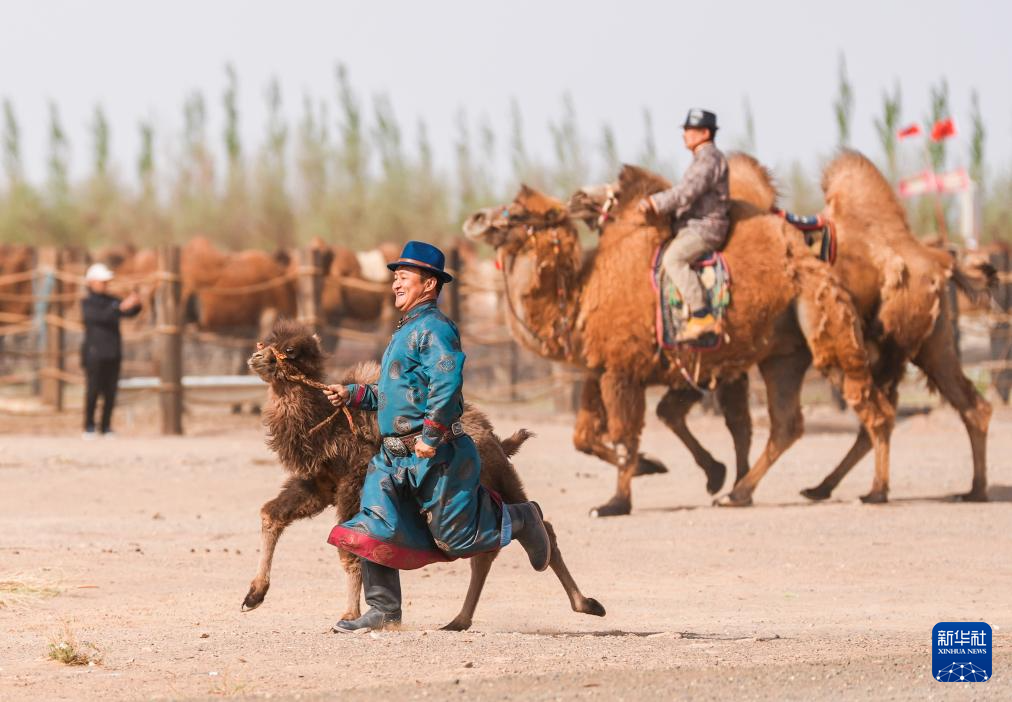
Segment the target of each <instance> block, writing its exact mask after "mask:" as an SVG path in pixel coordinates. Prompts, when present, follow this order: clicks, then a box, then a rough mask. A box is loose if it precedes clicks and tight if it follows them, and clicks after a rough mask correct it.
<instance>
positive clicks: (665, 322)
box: [650, 239, 731, 350]
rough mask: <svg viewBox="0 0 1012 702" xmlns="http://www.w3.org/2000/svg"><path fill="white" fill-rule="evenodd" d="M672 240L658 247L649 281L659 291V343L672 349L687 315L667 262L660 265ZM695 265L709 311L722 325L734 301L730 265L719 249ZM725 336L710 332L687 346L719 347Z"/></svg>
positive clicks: (656, 291)
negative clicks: (668, 273)
mask: <svg viewBox="0 0 1012 702" xmlns="http://www.w3.org/2000/svg"><path fill="white" fill-rule="evenodd" d="M672 241H674V240H673V239H670V240H668V242H667V243H665V244H662V245H661V246H659V247H657V251H656V252H654V260H653V265H652V266H651V268H650V282H651V283H652V284H653V288H654V292H655V293H656V294H657V319H656V328H657V343H658V345H659V346H660V347H661V348H664V349H673V348H675V347H676V346H677V345H678V341H677V339H678V334H679V332H680V331H681V329H682V325H683V324H685V322H686V321H687V318H688V311H687V310H686V309H685V305H684V304H683V302H682V295H681V293H680V292H679V291H678V287H677V286H675V284H674V282H673V281H671V280H670V279H669V278H668V276H667V274H666V273H665V272H664V266H662V265H661V261H662V260H663V259H664V251H665V249H667V247H668V246H669V245H670V244H671V242H672ZM692 267H693V268H694V269H695V270H696V271H697V272H698V274H699V282H701V283H702V284H703V291H704V293H705V295H706V301H707V304H708V305H709V307H710V312H711V313H712V314H713V316H714V317H715V318H716V319H717V320H718V325H717V326H718V329H719V328H720V324H719V322H720V320H721V319H722V318H723V317H724V314H725V312H726V311H727V308H728V306H729V305H730V304H731V269H730V268H728V265H727V261H726V260H725V259H724V255H723V254H722V253H720V252H719V251H711V252H709V253H707V254H704V255H703V256H702V257H701V258H699V259H698V260H697V261H696V262H695V263H693V264H692ZM722 340H723V334H720V333H717V334H707V335H706V336H704V337H702V338H701V339H699V340H698V341H695V342H692V343H690V344H688V346H689V347H690V348H694V349H699V350H713V349H716V348H719V347H720V344H721V341H722Z"/></svg>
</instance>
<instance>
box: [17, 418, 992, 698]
mask: <svg viewBox="0 0 1012 702" xmlns="http://www.w3.org/2000/svg"><path fill="white" fill-rule="evenodd" d="M757 414H758V412H757ZM208 417H210V415H208ZM808 418H809V432H808V434H807V435H806V436H805V437H804V438H803V439H802V440H801V441H800V442H799V443H798V444H797V445H796V446H795V447H794V448H793V449H792V450H791V451H789V452H788V453H787V455H786V456H785V457H784V458H783V459H782V460H781V461H780V463H779V464H778V465H777V466H775V467H774V469H773V470H772V471H771V473H770V475H769V476H768V478H767V479H766V481H765V482H764V483H763V484H762V486H761V487H760V489H759V491H758V492H757V494H756V500H757V505H756V506H755V507H753V508H751V509H746V510H726V509H718V508H714V507H710V506H709V505H710V498H709V497H708V496H707V495H706V494H705V492H704V489H703V477H702V473H701V472H700V471H698V469H696V468H695V467H694V466H693V465H692V464H691V463H690V461H689V457H688V454H687V452H686V451H685V450H684V449H682V448H681V446H680V445H679V444H677V442H676V441H675V440H674V439H673V438H672V437H671V436H670V435H669V434H668V433H667V431H666V430H665V429H663V427H661V426H660V425H659V424H658V423H657V422H656V421H655V420H653V419H651V421H650V423H649V425H648V428H647V431H646V434H645V447H646V449H647V450H648V451H650V452H652V453H654V454H657V455H659V456H660V457H661V458H663V459H664V460H665V461H666V462H667V463H668V464H669V466H670V467H671V469H672V472H671V473H670V474H668V475H664V476H655V477H648V478H641V479H638V482H637V483H636V485H635V506H634V514H633V515H632V516H629V517H622V518H616V519H611V520H592V519H590V518H589V517H587V516H586V515H587V509H588V508H589V507H591V506H592V505H595V504H598V503H599V502H603V501H604V500H605V499H606V498H607V497H609V496H610V495H611V492H612V488H613V484H614V474H613V471H612V469H611V468H610V467H608V466H605V465H603V464H601V463H599V462H598V461H596V460H595V459H592V458H589V457H585V456H582V455H579V454H577V453H576V452H575V451H573V450H572V449H571V448H570V441H569V436H570V425H569V424H568V422H566V421H564V420H560V419H551V418H541V419H537V420H530V419H527V420H526V421H523V420H521V419H519V418H517V416H515V415H514V416H505V415H501V414H500V415H498V416H496V421H497V425H498V426H499V427H500V429H501V430H503V431H506V432H508V431H512V430H513V429H515V428H517V427H518V426H522V425H527V426H529V427H530V428H532V429H534V430H536V431H537V432H538V437H537V438H536V439H534V440H532V441H530V442H529V443H528V445H526V446H525V447H524V449H523V450H522V451H521V453H520V455H519V457H518V459H517V465H518V468H519V470H520V472H521V474H522V475H523V477H524V479H525V481H526V483H527V485H528V488H529V490H530V493H531V494H532V496H534V497H535V498H536V499H538V500H539V501H540V502H541V504H542V505H543V507H544V508H545V511H546V514H547V516H549V517H550V518H551V519H552V521H553V522H554V523H555V525H556V528H557V530H558V532H559V539H560V543H561V546H562V550H563V552H564V553H565V556H566V559H567V561H568V563H569V566H570V568H571V570H572V571H573V573H574V575H575V577H576V579H577V581H578V582H579V584H580V586H581V588H582V589H583V592H584V593H585V594H587V595H589V596H593V597H597V598H598V599H600V600H601V602H602V603H603V604H604V605H605V606H606V607H607V608H608V615H607V616H606V617H605V618H603V619H599V618H592V617H587V616H585V615H579V614H576V613H573V612H571V611H570V609H569V606H568V602H567V600H566V599H565V597H564V595H563V592H562V589H561V588H560V587H559V585H558V583H557V581H556V580H555V579H554V577H553V576H552V574H551V573H550V572H547V573H544V574H536V573H533V572H532V571H530V569H529V567H528V566H527V564H526V559H525V557H524V554H523V553H522V551H521V550H520V548H519V547H517V546H511V547H510V548H508V549H507V550H506V551H505V552H504V553H503V555H502V557H501V558H500V559H499V561H498V562H497V563H496V566H495V567H494V568H493V571H492V575H491V577H490V581H489V585H488V587H487V588H486V591H485V596H484V599H483V601H482V603H481V605H480V606H479V608H478V612H477V615H476V619H475V623H474V627H473V629H472V630H471V631H469V632H466V633H447V632H440V631H438V630H437V629H438V627H439V626H441V625H442V624H445V623H446V622H448V621H449V620H450V619H451V618H452V617H453V615H454V614H455V613H456V611H457V608H458V607H459V604H460V602H461V601H462V598H463V594H464V591H465V589H466V585H467V565H466V563H459V562H458V563H453V564H445V565H436V566H431V567H429V568H426V569H424V570H421V571H413V572H411V573H407V574H405V577H404V591H405V600H406V613H405V628H404V630H402V631H400V632H390V633H382V634H372V635H360V636H338V635H334V634H331V633H329V629H330V625H331V624H332V623H333V621H334V619H335V618H336V616H337V615H338V614H339V613H340V612H341V608H342V603H343V593H344V579H343V576H342V574H341V572H340V570H339V566H338V560H337V555H336V552H335V551H334V549H333V548H332V547H330V546H328V545H327V544H326V543H325V541H324V540H325V538H326V535H327V533H328V531H329V528H330V526H331V524H332V517H331V516H330V515H322V516H320V517H318V518H317V519H314V520H311V521H305V522H302V523H299V524H297V525H295V526H294V527H293V528H292V529H291V530H290V531H289V532H288V533H286V534H285V535H284V537H283V538H282V541H281V544H280V546H279V549H278V554H277V558H276V560H275V568H274V574H273V578H272V586H271V590H270V592H269V594H268V596H267V600H266V602H265V603H264V605H263V606H262V607H261V608H259V609H258V610H256V611H254V612H251V613H245V614H243V613H240V608H239V605H240V602H241V600H242V598H243V596H244V595H245V593H246V589H247V586H248V583H249V580H250V578H251V577H252V575H253V573H254V570H255V565H256V560H257V547H258V537H259V518H258V509H259V507H260V505H261V504H262V503H263V502H264V501H265V500H267V499H269V498H270V497H272V496H273V495H274V494H275V492H276V490H277V487H278V485H279V484H280V481H281V479H282V475H281V471H280V470H279V468H278V467H277V465H276V464H275V462H274V461H273V459H272V457H271V455H270V454H269V453H268V452H267V450H266V448H265V447H264V446H263V441H262V435H261V433H260V429H259V427H258V424H257V422H256V420H255V419H250V418H236V417H229V416H226V415H221V416H220V417H218V418H214V417H211V418H207V417H205V418H204V419H202V420H200V421H199V422H191V430H192V432H193V433H192V435H191V436H188V437H186V438H180V439H175V438H161V437H158V436H156V435H154V433H153V430H152V429H151V423H150V422H149V423H148V425H145V423H144V422H142V421H136V422H132V423H131V425H130V426H129V427H127V430H126V431H125V433H124V435H122V436H120V437H118V438H116V439H112V440H105V441H94V442H84V441H82V440H80V439H79V438H77V436H76V435H74V434H73V433H72V427H73V425H74V423H76V419H74V418H60V419H58V420H56V421H52V420H45V421H43V420H39V419H38V418H35V419H31V420H18V421H13V420H10V421H9V420H8V419H6V418H4V419H3V420H2V421H4V425H3V426H4V429H3V431H4V433H3V434H2V435H0V449H2V450H0V581H4V583H5V584H2V585H0V602H3V605H4V606H3V607H0V631H2V636H0V699H2V700H4V701H6V700H58V699H66V700H83V699H88V700H93V699H102V700H119V699H191V698H192V699H204V698H210V697H217V696H251V697H260V698H266V697H271V698H276V699H321V700H322V699H333V698H340V699H348V700H360V699H361V700H365V699H391V698H422V697H430V698H431V697H449V698H458V699H492V698H496V699H499V698H513V699H521V698H522V699H546V700H548V699H575V698H593V699H643V698H647V699H655V698H660V699H687V700H688V699H691V700H710V699H714V700H716V699H720V700H727V699H744V700H751V699H764V700H765V699H771V700H773V699H775V700H822V699H826V700H829V699H834V700H835V699H904V700H909V699H918V700H920V699H944V700H949V699H953V700H955V699H959V700H965V699H1010V698H1012V685H1010V684H1009V680H1010V676H1012V637H1010V636H1009V632H1010V631H1012V563H1010V559H1009V555H1010V553H1012V504H1010V501H1012V459H1010V458H1009V456H1010V455H1012V432H1010V431H1009V429H1010V428H1012V412H1009V411H1008V410H1004V411H999V412H997V413H996V416H995V420H994V422H993V423H992V430H991V437H990V443H989V452H990V456H991V463H990V468H991V472H990V478H991V486H992V487H991V495H992V498H993V501H992V502H990V503H989V504H978V505H966V504H956V503H951V502H948V501H946V500H944V499H941V498H944V497H945V496H946V495H948V494H950V493H954V492H957V491H960V490H964V489H966V488H968V486H969V481H970V461H969V449H968V445H967V441H966V436H965V433H964V431H963V429H962V425H961V424H960V423H959V420H958V418H957V417H956V415H955V414H954V413H953V412H952V411H951V410H940V411H936V412H934V413H932V414H931V415H927V416H918V417H914V418H911V419H908V420H906V421H904V422H902V423H901V424H900V425H899V426H898V428H897V431H896V434H895V442H894V450H893V479H892V497H893V502H892V503H891V504H889V505H887V506H882V507H871V506H864V505H861V504H860V503H858V502H857V499H856V498H857V497H858V495H860V494H862V493H863V492H865V491H866V490H867V488H868V486H869V485H870V482H871V471H872V468H871V463H870V461H865V462H864V463H862V464H861V465H860V466H859V467H858V468H857V469H856V470H855V471H854V473H853V474H852V475H851V476H850V477H849V478H848V479H847V480H846V481H845V482H844V483H843V485H842V486H841V487H840V489H839V491H838V494H837V495H836V499H834V500H833V501H831V502H829V503H825V504H818V505H811V504H808V503H806V502H805V501H804V499H803V498H801V497H800V496H798V490H799V489H800V488H803V487H807V486H810V485H813V484H815V483H816V482H817V481H818V479H819V478H821V476H822V475H823V473H825V472H826V471H828V470H829V469H830V468H831V464H832V461H833V460H834V459H836V458H837V457H839V456H841V455H842V454H843V453H844V452H845V450H846V449H847V448H848V447H849V445H850V442H851V438H852V430H853V423H852V421H851V420H850V418H849V415H839V414H836V413H834V412H832V411H829V410H819V411H812V412H810V413H809V415H808ZM693 426H694V428H695V429H696V430H697V431H698V434H699V435H700V437H701V439H702V440H703V442H704V443H705V444H707V445H709V446H711V447H714V448H715V449H716V453H717V454H718V456H720V457H721V458H723V459H724V460H727V461H728V462H730V458H731V448H730V441H729V439H728V437H727V434H726V432H725V430H724V427H723V424H722V422H721V421H720V420H718V419H714V418H708V417H697V418H695V419H694V421H693ZM54 431H59V432H62V434H61V435H53V432H54ZM47 432H48V433H47ZM756 433H757V436H756V439H757V441H756V445H755V447H754V449H753V456H755V455H757V453H758V451H759V448H760V446H761V443H760V442H761V441H762V440H764V439H765V429H764V428H763V427H762V423H761V422H760V423H759V427H758V428H757V432H756ZM12 582H14V583H21V585H18V586H14V585H11V583H12ZM954 620H955V621H959V620H968V621H979V620H983V621H986V622H988V623H990V624H991V626H992V627H993V628H994V631H995V648H996V650H995V656H994V669H995V672H994V677H993V679H992V680H991V681H990V682H988V683H978V684H972V685H970V684H943V683H938V682H935V681H934V680H933V679H932V677H931V670H930V665H931V663H930V661H931V657H930V644H931V628H932V626H933V625H934V624H935V623H936V622H939V621H954ZM65 629H69V630H70V631H71V632H72V633H73V634H74V635H75V636H76V637H77V639H78V640H79V641H89V642H92V643H94V644H95V645H96V646H97V647H98V648H100V649H101V651H102V652H103V657H104V660H103V662H102V663H101V664H100V665H97V666H93V667H87V666H85V667H72V666H65V665H63V664H60V663H57V662H55V661H52V660H49V659H48V657H47V651H48V646H49V643H50V642H51V641H53V640H59V639H60V637H61V635H62V633H63V632H64V630H65Z"/></svg>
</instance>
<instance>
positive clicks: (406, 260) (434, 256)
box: [387, 241, 453, 283]
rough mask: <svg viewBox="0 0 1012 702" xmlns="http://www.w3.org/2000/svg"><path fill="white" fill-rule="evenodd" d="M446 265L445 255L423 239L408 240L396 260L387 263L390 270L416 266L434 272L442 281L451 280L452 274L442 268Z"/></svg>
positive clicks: (447, 281)
mask: <svg viewBox="0 0 1012 702" xmlns="http://www.w3.org/2000/svg"><path fill="white" fill-rule="evenodd" d="M445 265H446V256H444V255H443V252H442V251H440V250H439V249H437V248H436V247H435V246H433V245H432V244H426V243H425V242H424V241H409V242H408V243H406V244H405V245H404V250H403V251H401V257H400V258H398V259H397V260H396V261H391V262H390V263H388V264H387V268H389V269H390V270H392V271H395V270H397V269H398V268H418V269H420V270H423V271H428V272H429V273H432V274H434V275H435V276H436V277H437V278H439V279H440V280H441V281H443V282H444V283H449V282H450V281H451V280H453V276H452V275H450V274H449V273H447V272H446V271H444V270H443V267H444V266H445Z"/></svg>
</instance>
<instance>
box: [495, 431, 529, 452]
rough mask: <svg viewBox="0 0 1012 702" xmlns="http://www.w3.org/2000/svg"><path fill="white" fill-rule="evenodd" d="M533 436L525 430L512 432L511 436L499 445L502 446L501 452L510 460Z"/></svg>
mask: <svg viewBox="0 0 1012 702" xmlns="http://www.w3.org/2000/svg"><path fill="white" fill-rule="evenodd" d="M532 436H534V432H532V431H528V430H527V429H520V430H518V431H515V432H513V436H508V437H506V438H505V439H503V440H502V441H501V442H500V443H501V444H502V450H503V452H504V453H505V454H506V457H507V458H512V457H513V456H515V455H516V454H517V451H519V450H520V447H521V446H523V445H524V442H525V441H527V440H528V439H530V438H531V437H532Z"/></svg>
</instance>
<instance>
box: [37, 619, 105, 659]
mask: <svg viewBox="0 0 1012 702" xmlns="http://www.w3.org/2000/svg"><path fill="white" fill-rule="evenodd" d="M102 656H103V654H102V650H101V649H100V648H99V647H98V646H96V645H95V644H93V643H91V642H89V641H81V642H80V643H78V641H77V637H76V636H75V635H74V632H73V631H72V630H71V628H70V625H69V624H64V625H63V633H62V634H60V635H58V636H54V637H53V638H52V639H50V641H49V658H51V659H52V660H54V661H58V662H60V663H63V664H64V665H101V664H102Z"/></svg>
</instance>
